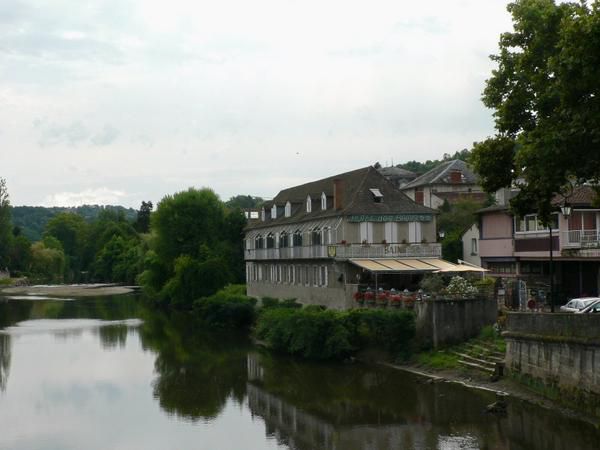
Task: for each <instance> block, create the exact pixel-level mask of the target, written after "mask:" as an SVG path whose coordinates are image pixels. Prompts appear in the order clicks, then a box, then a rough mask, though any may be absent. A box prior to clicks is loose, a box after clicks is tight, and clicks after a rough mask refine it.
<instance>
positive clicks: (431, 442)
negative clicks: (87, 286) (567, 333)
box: [0, 296, 600, 450]
mask: <svg viewBox="0 0 600 450" xmlns="http://www.w3.org/2000/svg"><path fill="white" fill-rule="evenodd" d="M0 328H1V329H2V331H1V332H0V430H1V432H0V449H10V450H21V449H23V450H25V449H26V450H36V449H40V450H70V449H73V450H75V449H76V450H81V449H102V450H107V449H123V450H133V449H140V450H142V449H143V450H152V449H210V450H214V449H235V450H240V449H242V450H243V449H257V450H259V449H302V450H304V449H306V450H309V449H311V450H312V449H339V450H354V449H357V450H358V449H361V450H362V449H365V450H366V449H369V450H379V449H413V448H415V449H544V450H551V449H565V450H566V449H568V450H577V449H593V448H600V433H599V432H598V431H596V430H595V429H593V428H592V427H590V426H588V425H586V424H582V423H580V422H576V421H573V420H569V419H567V418H564V417H562V416H559V415H555V414H552V413H550V412H548V411H545V410H541V409H539V408H535V407H533V406H530V405H527V404H524V403H521V402H518V401H516V400H511V403H510V407H509V412H508V416H507V417H506V418H502V419H500V418H497V417H494V416H490V415H487V414H485V413H483V410H484V408H485V405H486V404H489V403H491V402H492V401H493V400H494V398H493V396H492V395H489V394H487V393H483V392H478V391H470V390H467V389H465V388H462V387H460V386H455V385H449V384H445V383H441V384H440V383H438V384H421V383H420V382H419V381H420V380H419V379H418V378H416V377H413V376H410V375H406V374H403V373H401V372H398V371H393V370H388V369H383V368H372V367H364V366H361V365H342V364H336V365H315V364H306V363H300V362H298V361H293V360H289V359H283V358H275V357H272V356H270V355H268V354H267V353H261V352H259V351H257V349H255V348H253V347H252V346H251V344H250V343H249V342H248V341H246V340H244V339H239V338H235V337H234V336H230V335H223V334H221V335H217V334H208V333H206V332H203V330H202V328H201V327H200V326H199V325H198V324H196V323H193V321H190V320H189V318H188V317H185V316H179V317H167V316H165V315H164V314H159V313H156V312H150V311H148V310H147V309H145V308H143V307H141V306H140V305H139V302H137V301H136V299H135V298H134V297H133V296H120V297H112V298H111V297H104V298H99V299H82V300H76V301H53V300H45V299H34V300H31V299H28V300H24V299H7V298H1V297H0Z"/></svg>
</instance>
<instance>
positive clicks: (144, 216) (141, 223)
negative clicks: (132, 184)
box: [135, 201, 154, 233]
mask: <svg viewBox="0 0 600 450" xmlns="http://www.w3.org/2000/svg"><path fill="white" fill-rule="evenodd" d="M153 207H154V206H153V205H152V202H150V201H149V202H145V201H142V205H141V206H140V210H139V211H138V213H137V219H136V221H135V229H136V230H137V231H138V233H148V231H150V214H152V208H153Z"/></svg>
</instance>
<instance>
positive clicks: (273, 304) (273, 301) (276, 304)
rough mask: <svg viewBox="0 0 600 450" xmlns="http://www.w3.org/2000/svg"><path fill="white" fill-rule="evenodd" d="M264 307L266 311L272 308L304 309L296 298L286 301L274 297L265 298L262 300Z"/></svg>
mask: <svg viewBox="0 0 600 450" xmlns="http://www.w3.org/2000/svg"><path fill="white" fill-rule="evenodd" d="M261 303H262V307H263V308H264V309H270V308H294V309H297V308H302V304H301V303H298V302H297V301H296V299H295V298H286V299H285V300H279V299H277V298H273V297H263V298H262V299H261Z"/></svg>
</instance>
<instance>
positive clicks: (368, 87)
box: [0, 0, 510, 206]
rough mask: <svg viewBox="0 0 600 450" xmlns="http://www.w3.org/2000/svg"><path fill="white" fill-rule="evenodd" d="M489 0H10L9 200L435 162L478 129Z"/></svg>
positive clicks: (229, 186)
mask: <svg viewBox="0 0 600 450" xmlns="http://www.w3.org/2000/svg"><path fill="white" fill-rule="evenodd" d="M506 4H507V0H488V1H486V2H481V1H475V0H457V1H455V2H448V1H447V0H446V1H442V0H436V1H430V2H421V3H418V2H414V1H408V0H405V1H397V0H396V1H393V0H374V1H373V2H369V3H368V5H367V3H365V2H359V1H352V0H350V1H348V0H346V1H342V0H330V1H327V2H322V1H316V0H306V1H304V2H285V1H281V0H256V1H254V2H247V1H243V0H223V1H220V2H214V1H208V0H206V1H197V2H189V1H187V0H172V1H170V2H164V1H159V0H128V1H124V0H96V1H94V2H92V3H89V2H87V3H86V2H80V1H77V0H55V1H53V2H48V3H39V2H35V1H34V0H28V1H27V0H19V1H16V0H15V8H13V9H10V8H8V9H7V8H2V7H1V6H0V23H2V27H0V124H2V129H1V130H0V176H3V177H5V178H7V179H8V181H9V182H10V188H11V197H12V199H13V203H14V204H38V203H40V202H45V203H47V202H48V201H63V198H62V197H60V196H61V195H63V194H55V195H49V196H48V197H46V195H47V193H48V192H66V193H82V192H86V190H89V189H88V187H89V186H106V187H107V188H106V189H109V190H113V191H115V192H136V193H137V194H135V195H133V194H132V195H131V196H122V197H120V198H117V199H114V197H113V198H112V200H111V202H113V201H115V200H119V201H122V202H130V203H129V206H138V205H139V202H140V201H141V200H152V201H157V200H159V199H160V198H161V197H162V196H163V195H165V194H169V193H172V192H173V191H174V190H178V189H185V188H187V187H189V186H190V185H196V186H207V185H208V186H211V187H213V188H214V189H215V190H216V191H217V192H218V193H220V194H221V195H222V196H223V197H224V198H228V197H229V196H232V195H235V194H238V193H242V194H245V193H248V194H262V195H271V196H272V195H275V193H276V192H277V190H279V189H281V188H283V187H285V186H287V185H289V184H291V183H295V182H302V181H308V180H310V179H313V178H314V177H316V176H327V175H331V174H334V173H337V172H341V171H344V170H349V169H352V168H355V167H360V166H365V165H367V164H372V163H373V162H375V161H377V160H379V161H386V160H388V161H389V160H391V159H393V160H394V161H395V162H402V161H406V160H411V159H418V160H425V159H431V158H438V157H441V156H442V155H443V154H444V153H452V152H454V151H455V150H459V149H462V148H465V147H469V146H470V145H471V143H472V142H473V141H475V140H479V139H482V138H484V137H486V136H487V135H489V134H491V133H492V132H493V121H492V118H491V114H490V111H488V110H486V109H485V108H484V107H483V105H482V104H481V102H480V100H479V98H480V96H481V92H482V90H483V87H484V80H485V78H486V77H487V76H489V74H490V70H491V68H492V64H491V62H490V61H489V59H488V55H489V54H491V53H494V52H495V51H496V48H497V41H498V38H499V34H500V33H501V32H503V31H506V30H508V29H509V28H510V20H509V16H508V13H507V12H506V11H505V7H506ZM16 6H18V8H17V7H16ZM34 121H35V124H36V125H35V126H32V123H34ZM9 157H10V159H5V158H9ZM4 161H10V163H9V164H3V162H4ZM69 167H71V168H75V169H76V170H69ZM34 173H35V176H33V175H32V174H34ZM69 195H70V194H69ZM77 195H79V194H77ZM74 199H75V200H76V199H77V198H76V197H74Z"/></svg>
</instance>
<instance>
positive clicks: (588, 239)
mask: <svg viewBox="0 0 600 450" xmlns="http://www.w3.org/2000/svg"><path fill="white" fill-rule="evenodd" d="M562 246H563V247H569V248H596V247H600V230H569V231H563V232H562Z"/></svg>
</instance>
